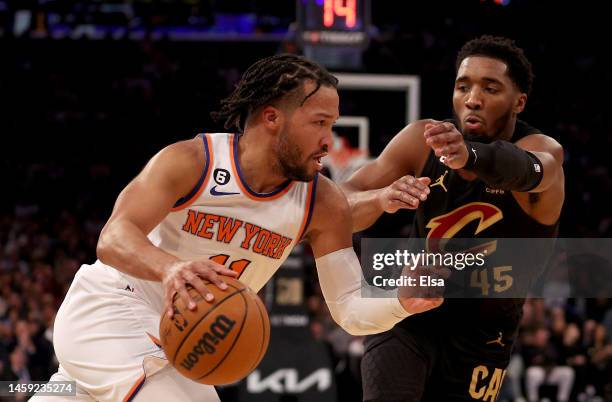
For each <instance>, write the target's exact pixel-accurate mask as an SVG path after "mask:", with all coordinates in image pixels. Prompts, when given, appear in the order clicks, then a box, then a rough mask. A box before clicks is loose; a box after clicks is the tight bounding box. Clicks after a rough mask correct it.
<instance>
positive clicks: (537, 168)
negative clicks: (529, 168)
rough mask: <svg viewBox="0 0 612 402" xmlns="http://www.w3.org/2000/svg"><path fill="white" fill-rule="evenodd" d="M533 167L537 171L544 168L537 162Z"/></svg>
mask: <svg viewBox="0 0 612 402" xmlns="http://www.w3.org/2000/svg"><path fill="white" fill-rule="evenodd" d="M533 168H534V169H535V171H536V172H537V173H540V172H541V171H542V168H540V165H538V164H537V163H534V164H533Z"/></svg>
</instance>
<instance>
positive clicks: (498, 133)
mask: <svg viewBox="0 0 612 402" xmlns="http://www.w3.org/2000/svg"><path fill="white" fill-rule="evenodd" d="M453 114H454V117H455V121H456V122H457V123H458V124H459V129H460V131H461V133H462V134H463V138H465V140H466V141H474V142H482V143H485V144H489V143H491V142H493V141H495V140H499V139H501V137H502V134H503V132H504V130H505V128H506V127H507V126H508V125H509V124H510V121H511V120H512V110H511V109H508V111H507V112H506V113H504V114H503V115H501V116H500V117H498V118H497V119H495V120H494V121H493V122H492V124H491V122H487V126H488V127H490V128H488V129H487V132H486V133H469V132H466V131H465V129H464V128H463V122H462V121H461V120H459V117H458V116H457V114H456V113H454V112H453ZM489 130H493V132H490V131H489ZM504 139H505V140H509V139H510V138H504Z"/></svg>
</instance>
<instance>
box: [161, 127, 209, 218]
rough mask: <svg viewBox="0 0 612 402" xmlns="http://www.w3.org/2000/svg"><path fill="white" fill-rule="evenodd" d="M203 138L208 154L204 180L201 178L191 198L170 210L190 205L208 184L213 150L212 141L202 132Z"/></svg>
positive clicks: (174, 210)
mask: <svg viewBox="0 0 612 402" xmlns="http://www.w3.org/2000/svg"><path fill="white" fill-rule="evenodd" d="M204 139H205V140H206V145H207V147H208V148H207V149H208V155H206V157H207V161H206V168H205V169H206V173H204V174H205V176H204V180H202V183H201V184H200V187H199V188H198V191H196V193H195V194H194V195H193V196H191V198H189V199H188V200H187V201H185V202H184V203H182V204H181V205H178V206H176V207H174V208H172V209H171V211H172V212H176V211H180V210H181V209H184V208H187V207H188V206H189V205H191V204H192V203H193V202H194V201H195V200H196V199H197V198H198V197H199V196H200V194H202V191H203V190H204V188H205V187H206V184H208V179H209V178H210V172H211V171H212V166H213V161H214V159H213V158H214V156H213V150H212V142H211V141H210V138H209V137H208V134H204Z"/></svg>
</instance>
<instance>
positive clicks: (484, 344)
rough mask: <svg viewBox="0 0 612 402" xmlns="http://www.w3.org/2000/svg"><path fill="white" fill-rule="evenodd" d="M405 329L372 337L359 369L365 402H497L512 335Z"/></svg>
mask: <svg viewBox="0 0 612 402" xmlns="http://www.w3.org/2000/svg"><path fill="white" fill-rule="evenodd" d="M449 330H450V328H446V330H439V329H438V330H431V329H422V328H404V327H402V326H396V327H395V328H393V329H392V330H391V331H388V332H385V333H382V334H378V335H373V336H368V337H367V338H366V344H365V354H364V356H363V360H362V363H361V374H362V378H363V398H364V401H366V402H460V401H461V402H465V401H470V402H474V401H486V402H493V401H495V400H496V398H497V395H498V394H499V391H500V389H501V385H502V381H503V378H504V375H505V368H506V366H507V365H508V362H509V359H510V354H511V351H512V342H513V339H514V337H515V332H514V331H509V332H506V333H502V334H501V336H500V335H499V332H497V334H496V333H494V332H493V333H492V332H490V331H484V330H482V329H479V328H473V329H471V330H468V331H464V332H462V333H461V334H457V333H456V332H459V331H452V332H453V333H452V334H450V331H449Z"/></svg>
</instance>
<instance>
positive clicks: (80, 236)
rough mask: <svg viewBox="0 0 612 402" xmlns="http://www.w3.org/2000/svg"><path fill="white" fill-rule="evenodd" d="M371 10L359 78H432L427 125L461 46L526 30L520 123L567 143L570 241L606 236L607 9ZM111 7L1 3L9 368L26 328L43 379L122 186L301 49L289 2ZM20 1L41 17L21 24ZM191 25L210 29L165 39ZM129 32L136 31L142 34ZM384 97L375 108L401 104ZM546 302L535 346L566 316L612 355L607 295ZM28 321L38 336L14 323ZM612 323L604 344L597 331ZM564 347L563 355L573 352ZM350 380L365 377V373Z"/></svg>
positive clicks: (445, 93) (472, 0) (1, 339)
mask: <svg viewBox="0 0 612 402" xmlns="http://www.w3.org/2000/svg"><path fill="white" fill-rule="evenodd" d="M372 3H373V5H372V23H373V25H374V29H373V30H372V31H373V32H374V36H373V37H372V39H371V43H370V46H369V47H368V49H367V50H365V52H364V54H363V67H362V68H360V69H357V70H355V71H352V72H367V73H385V74H413V75H418V76H420V78H421V117H431V118H436V119H442V118H447V117H448V116H449V115H450V113H451V95H452V87H453V81H454V61H455V56H456V54H457V51H458V50H459V48H460V47H461V45H462V44H463V43H464V42H465V41H467V40H469V39H472V38H474V37H476V36H478V35H481V34H485V33H486V34H496V35H505V36H509V37H511V38H512V39H515V40H516V42H517V44H518V45H519V46H520V47H522V48H523V49H524V50H525V52H526V54H527V56H528V58H529V59H530V60H531V62H532V64H533V68H534V72H535V75H536V79H535V82H534V90H533V93H532V95H531V97H530V98H529V101H528V104H527V108H526V111H525V112H524V113H523V114H522V115H521V118H522V119H524V120H526V121H528V122H529V123H530V124H532V125H534V126H535V127H538V128H540V129H541V130H542V131H543V132H544V133H546V134H548V135H550V136H552V137H554V138H556V139H557V140H558V141H560V142H561V144H562V145H563V146H564V148H565V164H564V169H565V177H566V201H565V206H564V210H563V215H562V220H561V227H560V230H561V235H562V236H564V237H610V233H611V231H612V214H611V211H610V197H609V194H610V190H611V188H612V180H611V176H610V157H609V155H608V153H609V150H610V148H611V145H612V123H611V122H612V120H611V119H610V117H609V115H610V106H611V105H612V103H611V102H610V99H609V93H610V90H611V89H612V82H611V81H612V65H611V62H610V57H608V56H609V55H608V53H609V49H610V44H609V41H610V38H611V37H612V35H610V23H609V14H608V13H607V12H605V11H604V10H603V5H602V4H603V3H600V2H595V1H592V2H591V1H580V2H567V3H561V2H554V1H528V0H522V1H521V0H512V1H511V2H509V4H507V5H501V4H496V3H495V2H492V1H479V0H463V1H434V2H424V1H419V2H398V1H392V0H373V1H372ZM102 4H103V2H96V1H91V2H82V1H52V0H51V1H43V0H40V1H35V0H29V1H6V0H4V1H0V138H1V142H0V153H1V154H2V159H1V162H0V163H1V165H0V180H1V181H2V188H3V189H4V190H3V191H2V197H1V198H0V316H1V317H2V321H1V322H2V325H1V326H0V329H1V331H2V332H0V362H2V365H3V366H4V368H5V372H8V371H10V370H8V368H9V367H11V365H12V356H13V355H14V354H15V352H14V351H15V350H16V349H20V350H31V349H28V348H27V347H24V346H23V344H27V339H26V338H28V337H29V338H30V340H31V342H33V343H34V344H35V346H36V347H35V348H34V349H36V351H37V352H36V353H34V352H33V353H29V352H28V353H29V355H28V353H26V355H28V356H29V357H28V358H26V360H27V361H28V363H27V364H28V365H29V366H28V367H30V373H31V375H32V377H37V379H46V378H48V373H49V372H50V371H52V370H54V368H53V359H52V358H51V356H52V354H51V353H52V352H51V350H50V349H49V348H50V344H49V342H48V338H49V328H50V327H51V326H52V321H53V314H54V309H56V308H57V306H58V305H59V303H60V302H61V300H62V298H63V294H64V292H65V290H66V289H67V285H68V284H69V283H70V280H71V278H72V275H73V274H74V272H75V271H76V269H77V268H78V266H79V265H80V264H81V263H84V262H91V261H93V260H94V259H95V244H96V241H97V236H98V233H99V230H100V229H101V227H102V225H103V224H104V222H105V221H106V219H107V218H108V216H109V214H110V211H111V208H112V205H113V203H114V200H115V198H116V196H117V194H118V193H119V191H120V190H121V189H122V188H123V187H124V186H125V185H126V184H127V182H128V181H129V180H130V179H131V178H132V177H134V175H136V174H137V173H138V171H139V170H140V169H141V168H142V167H143V166H144V164H145V163H146V161H147V160H148V159H149V158H150V157H151V156H152V155H154V154H155V153H156V152H157V151H158V150H159V149H160V148H161V147H163V146H165V145H167V144H170V143H172V142H174V141H177V140H181V139H186V138H190V137H192V136H194V135H195V134H197V133H198V132H204V131H222V127H220V126H219V125H218V124H215V123H214V122H213V121H212V120H211V118H210V116H209V113H210V112H211V111H213V110H216V109H217V107H218V104H219V100H220V99H222V98H223V97H225V96H227V95H228V94H229V92H230V91H231V90H232V88H233V86H234V84H235V83H236V82H237V80H238V79H239V77H240V74H241V73H242V72H243V71H244V69H245V68H246V67H247V66H248V65H250V64H251V63H252V62H254V61H255V60H257V59H259V58H261V57H264V56H268V55H271V54H274V53H277V52H281V51H288V50H289V51H292V50H295V51H299V49H297V48H296V46H295V44H294V43H293V41H292V33H291V32H292V29H291V24H292V22H293V21H294V19H295V3H294V2H292V1H282V2H270V1H265V0H258V1H247V0H243V1H232V2H227V1H225V2H222V1H213V0H209V1H197V0H192V1H188V0H184V1H179V0H176V1H151V2H147V1H134V2H122V1H112V2H104V4H106V5H107V6H108V5H110V6H113V7H115V8H114V9H112V10H115V11H113V12H108V8H106V9H105V8H104V7H102ZM125 7H128V8H129V9H130V10H131V12H130V13H126V12H125V10H126V8H125ZM20 10H23V11H25V12H26V13H29V15H30V16H31V23H30V24H29V25H28V27H27V28H26V29H24V30H23V31H22V32H18V33H17V34H16V33H15V27H16V26H17V25H18V22H19V21H20V20H19V17H18V16H19V15H21V14H19V12H20ZM104 10H106V11H104ZM116 10H119V11H116ZM82 26H102V27H105V29H106V31H105V32H115V33H117V32H119V33H117V36H116V37H117V38H118V39H112V38H110V36H112V35H111V34H108V35H106V37H105V36H104V35H102V37H100V38H97V39H91V38H88V37H86V36H83V35H78V34H74V33H75V32H76V31H78V29H79V27H82ZM186 31H188V32H197V33H205V34H208V36H206V35H203V36H202V35H201V36H200V37H199V38H200V40H172V39H170V38H169V35H168V32H186ZM62 32H64V34H62ZM66 32H69V33H70V32H72V33H73V34H74V35H75V37H74V38H71V37H70V34H65V33H66ZM130 33H134V34H135V35H136V37H138V35H139V37H140V38H139V39H133V38H132V39H130ZM153 33H155V35H154V34H153ZM62 35H63V37H62ZM344 70H345V71H346V69H344ZM342 102H343V100H342V99H341V109H342V108H343V106H342ZM344 102H350V100H344ZM370 107H371V108H372V113H374V114H375V113H376V112H377V110H376V108H382V107H388V106H387V105H384V104H383V105H381V104H380V103H378V102H373V103H372V104H371V106H370ZM387 123H388V124H387ZM399 129H401V125H399V126H398V125H397V124H396V123H391V122H385V124H383V125H381V128H380V131H377V132H372V133H371V136H370V138H371V141H370V149H371V151H372V154H373V155H377V154H378V153H379V152H380V150H381V149H382V148H383V147H384V146H385V144H386V143H387V142H388V140H389V139H390V138H391V137H392V136H393V135H394V134H395V133H396V132H397V131H398V130H399ZM143 202H144V200H143ZM408 222H409V216H408V214H405V216H403V217H402V218H401V219H397V217H396V216H387V217H385V218H384V219H382V220H381V222H380V224H379V225H378V226H377V227H375V228H373V229H372V230H371V231H370V232H369V234H371V235H384V236H387V237H392V236H394V235H396V234H398V233H400V231H401V230H403V229H402V228H403V227H404V226H405V225H406V224H407V223H408ZM308 281H310V282H309V283H312V286H309V287H307V288H308V289H309V292H310V293H311V294H312V295H313V296H312V297H313V298H312V299H309V308H310V314H311V318H312V319H313V321H312V322H313V333H315V335H316V337H318V338H319V339H321V340H323V341H328V339H327V338H326V334H327V333H329V332H331V331H333V328H334V327H333V325H332V324H330V323H329V317H328V316H327V315H326V311H325V307H324V306H322V304H321V303H320V300H319V301H317V300H318V299H316V298H317V294H318V293H317V292H318V290H317V287H316V285H315V284H314V281H315V278H314V277H313V276H312V275H311V277H310V278H309V279H308ZM532 304H533V306H535V307H533V311H539V313H538V314H539V315H537V314H536V318H533V316H530V315H529V313H528V314H527V316H528V317H532V319H533V320H534V321H533V322H526V323H525V324H524V328H531V330H526V332H525V334H526V335H525V336H526V340H525V342H526V344H529V342H530V339H531V338H529V336H530V335H533V334H535V333H536V332H537V328H540V327H542V328H544V329H546V330H547V331H548V335H549V336H550V337H553V338H554V336H557V337H560V338H562V337H563V334H564V333H565V332H564V331H565V329H566V327H563V328H561V329H559V328H557V329H554V328H553V323H554V322H556V321H555V320H556V319H560V318H559V316H560V315H561V316H562V318H563V321H564V322H565V325H566V326H569V325H575V326H576V327H577V328H578V330H579V334H580V338H579V342H580V345H581V347H584V348H583V349H584V352H580V353H584V354H585V355H587V356H589V358H591V357H592V356H595V354H593V353H595V352H593V350H600V349H601V350H603V351H604V352H603V353H604V355H605V353H609V346H610V342H609V339H610V335H609V334H610V332H612V313H610V309H609V307H610V303H609V301H608V300H607V299H602V300H578V301H576V300H566V301H563V302H561V303H557V304H555V303H549V302H545V301H541V300H539V301H530V302H529V304H528V305H532ZM530 308H531V307H530ZM606 320H607V321H606ZM18 322H22V323H23V322H25V323H27V324H28V325H25V324H23V325H21V327H27V328H26V329H18V328H19V327H20V325H18ZM320 323H324V325H323V324H321V326H319V324H320ZM320 327H321V328H327V330H323V329H321V328H320ZM606 327H607V329H608V331H607V332H606V331H605V330H604V336H603V338H602V339H603V341H600V343H599V344H597V342H596V341H595V339H597V336H596V335H595V333H596V331H597V328H606ZM45 331H46V332H45ZM326 331H327V332H326ZM529 331H531V332H529ZM555 331H556V332H555ZM22 333H25V334H26V335H21V336H20V334H22ZM45 334H46V335H45ZM555 334H556V335H555ZM45 337H46V338H45ZM22 338H23V340H22V341H20V339H22ZM45 339H47V342H45ZM348 342H352V341H348ZM602 342H603V343H602ZM562 344H563V342H562V341H560V343H559V345H560V346H559V348H558V349H559V351H558V353H557V354H561V355H562V354H563V353H565V352H564V350H565V349H564V347H563V345H562ZM596 344H597V345H599V346H597V345H596ZM20 345H21V346H20ZM593 348H595V349H593ZM597 348H599V349H597ZM606 348H607V349H606ZM332 349H333V348H332ZM566 349H567V348H566ZM583 349H580V350H581V351H582V350H583ZM518 350H519V351H520V348H519V349H518ZM589 350H590V352H588V351H589ZM606 350H607V351H608V352H605V351H606ZM588 353H591V354H588ZM598 356H600V355H598ZM26 357H27V356H26ZM523 357H524V359H525V360H528V359H529V356H523ZM600 357H601V356H600ZM336 358H338V356H336ZM16 359H18V358H16ZM28 359H29V360H28ZM559 359H561V360H563V358H559ZM609 360H610V357H609V356H608V355H605V356H604V359H603V363H602V362H601V361H600V360H597V362H598V366H597V367H598V370H599V371H597V373H598V374H597V375H600V376H601V378H600V377H596V376H595V375H593V374H592V373H591V372H588V373H591V374H588V375H587V374H586V373H587V371H584V372H582V371H581V373H582V374H581V376H582V377H581V380H580V381H581V382H580V381H577V384H578V385H576V387H581V389H576V390H575V393H576V394H577V393H578V392H582V391H585V390H586V389H587V385H588V384H587V383H588V381H587V380H586V379H585V378H598V379H597V381H596V382H597V384H595V386H596V389H597V393H598V394H600V395H603V394H604V388H605V384H609V382H610V381H609V377H607V376H609V373H610V371H609V367H610V362H609ZM49 362H51V364H50V365H49ZM585 370H586V369H585ZM0 371H1V370H0ZM578 371H580V370H579V369H577V372H578ZM349 377H350V378H351V380H350V381H355V382H357V383H358V378H356V377H358V375H357V374H356V373H353V374H352V377H351V376H349ZM349 383H350V382H349ZM341 399H342V397H341Z"/></svg>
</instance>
